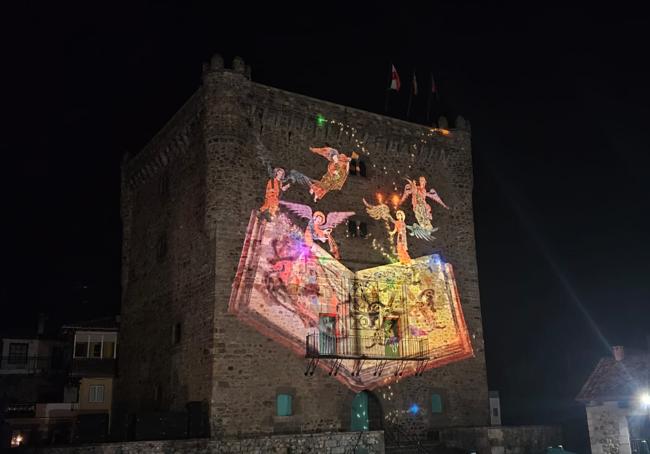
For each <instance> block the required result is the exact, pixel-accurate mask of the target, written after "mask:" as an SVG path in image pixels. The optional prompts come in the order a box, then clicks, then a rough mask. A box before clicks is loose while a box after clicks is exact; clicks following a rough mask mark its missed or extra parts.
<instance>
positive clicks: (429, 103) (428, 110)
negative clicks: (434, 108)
mask: <svg viewBox="0 0 650 454" xmlns="http://www.w3.org/2000/svg"><path fill="white" fill-rule="evenodd" d="M431 82H432V83H433V76H432V77H431ZM431 91H432V90H429V94H428V95H427V126H429V121H431Z"/></svg>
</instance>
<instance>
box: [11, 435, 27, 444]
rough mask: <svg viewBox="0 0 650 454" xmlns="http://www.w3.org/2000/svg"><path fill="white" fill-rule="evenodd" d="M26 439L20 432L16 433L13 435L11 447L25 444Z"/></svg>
mask: <svg viewBox="0 0 650 454" xmlns="http://www.w3.org/2000/svg"><path fill="white" fill-rule="evenodd" d="M24 440H25V439H24V438H23V435H22V434H20V433H18V434H16V435H14V436H13V437H11V447H12V448H17V447H18V446H20V445H22V444H23V441H24Z"/></svg>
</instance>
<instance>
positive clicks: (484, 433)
mask: <svg viewBox="0 0 650 454" xmlns="http://www.w3.org/2000/svg"><path fill="white" fill-rule="evenodd" d="M440 441H441V442H442V443H444V444H445V445H446V446H449V447H452V448H462V449H467V450H475V451H476V453H477V454H543V453H544V452H545V451H546V448H547V447H549V446H557V445H559V444H561V443H562V430H561V429H560V428H559V427H556V426H519V427H517V426H510V427H509V426H493V427H467V428H458V427H456V428H449V429H443V430H441V431H440Z"/></svg>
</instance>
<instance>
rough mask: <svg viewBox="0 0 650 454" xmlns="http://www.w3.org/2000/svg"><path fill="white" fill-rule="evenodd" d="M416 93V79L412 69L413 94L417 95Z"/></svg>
mask: <svg viewBox="0 0 650 454" xmlns="http://www.w3.org/2000/svg"><path fill="white" fill-rule="evenodd" d="M417 94H418V81H417V79H416V78H415V71H413V95H415V96H417Z"/></svg>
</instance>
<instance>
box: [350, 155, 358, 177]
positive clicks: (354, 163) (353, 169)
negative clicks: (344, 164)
mask: <svg viewBox="0 0 650 454" xmlns="http://www.w3.org/2000/svg"><path fill="white" fill-rule="evenodd" d="M357 163H358V161H357V160H356V159H351V160H350V175H356V174H357V169H358V164H357Z"/></svg>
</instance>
